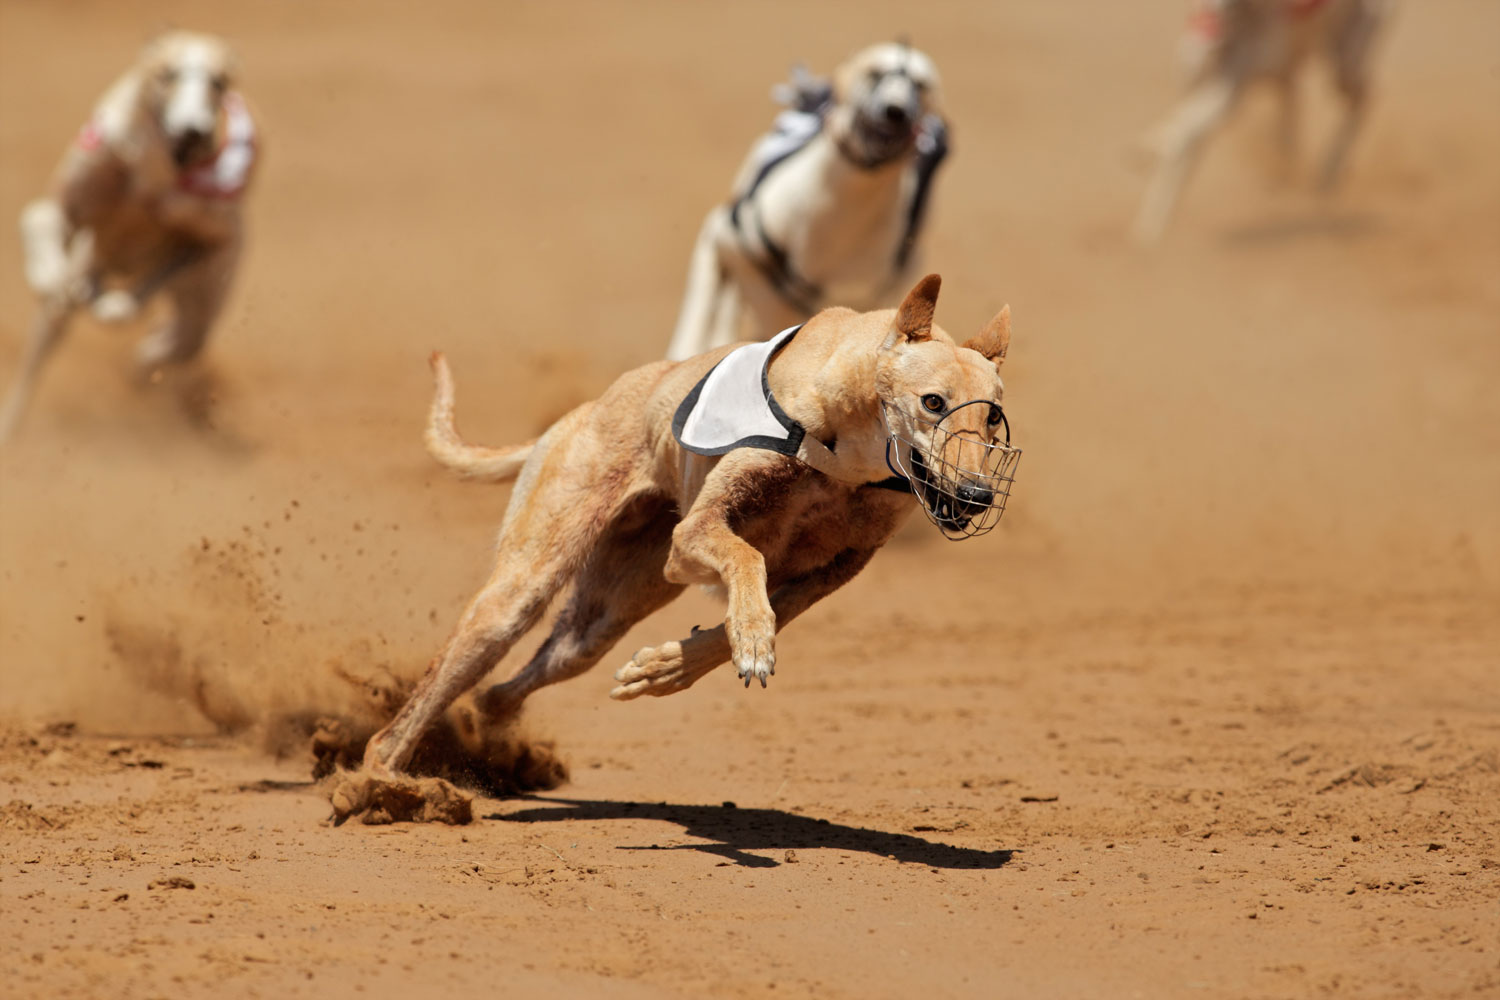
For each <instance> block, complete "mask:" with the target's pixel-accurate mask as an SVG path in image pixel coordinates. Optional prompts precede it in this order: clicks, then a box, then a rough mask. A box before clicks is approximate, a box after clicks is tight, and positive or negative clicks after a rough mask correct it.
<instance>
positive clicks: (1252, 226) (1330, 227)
mask: <svg viewBox="0 0 1500 1000" xmlns="http://www.w3.org/2000/svg"><path fill="white" fill-rule="evenodd" d="M1383 228H1384V227H1383V223H1382V220H1381V218H1380V217H1379V216H1377V215H1375V214H1373V213H1370V212H1328V211H1316V212H1309V213H1305V214H1296V215H1282V216H1278V217H1275V218H1271V219H1264V220H1261V221H1258V222H1253V223H1248V224H1245V225H1240V226H1235V227H1233V228H1231V229H1228V230H1226V231H1225V232H1224V233H1223V234H1222V236H1221V239H1222V240H1223V243H1224V245H1225V246H1227V247H1229V248H1231V249H1236V250H1259V249H1265V248H1276V247H1281V246H1285V245H1287V244H1289V243H1297V242H1305V241H1308V240H1332V241H1343V242H1348V241H1352V240H1359V239H1366V238H1368V237H1371V236H1375V235H1377V234H1379V233H1380V232H1381V231H1382V229H1383Z"/></svg>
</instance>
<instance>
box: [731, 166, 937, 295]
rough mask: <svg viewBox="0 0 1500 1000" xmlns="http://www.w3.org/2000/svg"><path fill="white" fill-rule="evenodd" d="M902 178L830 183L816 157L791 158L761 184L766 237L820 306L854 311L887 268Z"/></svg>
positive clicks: (906, 198)
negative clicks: (814, 290)
mask: <svg viewBox="0 0 1500 1000" xmlns="http://www.w3.org/2000/svg"><path fill="white" fill-rule="evenodd" d="M910 173H911V172H910V171H909V170H897V171H892V172H891V173H890V174H889V176H883V177H880V178H872V177H866V176H861V175H847V174H846V175H845V176H843V177H840V178H837V179H832V180H831V179H830V178H829V177H828V176H827V174H828V171H827V170H826V169H824V167H823V165H822V164H821V163H820V162H819V161H818V158H817V157H816V156H813V155H809V156H807V157H797V158H794V159H793V160H792V161H791V162H789V163H788V164H787V165H786V166H785V167H783V168H782V169H781V170H778V171H777V172H775V173H773V174H772V175H771V176H770V177H768V178H767V179H766V181H765V183H764V184H763V185H762V189H761V191H760V192H758V193H757V196H756V207H757V211H758V212H759V213H760V216H761V222H762V224H763V225H764V227H765V230H766V232H767V233H769V234H770V236H771V238H772V239H773V240H775V241H776V242H777V243H778V244H779V245H780V246H782V247H783V248H784V249H785V250H786V253H787V255H788V257H789V258H790V259H791V260H792V261H793V262H794V264H795V267H796V270H797V273H798V274H799V275H800V276H801V277H803V278H804V279H806V280H807V281H810V282H812V283H813V284H815V285H817V286H819V287H820V288H821V289H822V291H823V295H824V298H825V299H826V300H827V301H836V302H838V303H840V304H854V305H857V304H862V302H863V300H865V299H866V298H867V297H868V296H870V295H871V294H872V293H873V290H874V289H875V288H877V287H878V286H880V285H882V284H883V283H884V282H885V281H887V280H888V279H889V278H890V276H891V272H892V270H893V269H894V267H895V263H894V262H895V259H896V251H897V248H898V247H899V245H900V243H901V240H902V238H903V235H904V233H905V223H906V216H907V208H908V206H909V203H910V200H911V187H912V184H913V181H912V178H911V177H910Z"/></svg>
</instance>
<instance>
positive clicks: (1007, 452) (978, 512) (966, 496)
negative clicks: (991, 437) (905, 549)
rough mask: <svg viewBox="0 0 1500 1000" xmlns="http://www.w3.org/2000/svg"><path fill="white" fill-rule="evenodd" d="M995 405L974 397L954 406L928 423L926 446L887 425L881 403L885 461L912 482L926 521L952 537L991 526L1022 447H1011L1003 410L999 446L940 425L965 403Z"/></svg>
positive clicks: (968, 535) (1007, 491)
mask: <svg viewBox="0 0 1500 1000" xmlns="http://www.w3.org/2000/svg"><path fill="white" fill-rule="evenodd" d="M994 405H995V404H994V403H992V402H990V401H989V400H987V399H976V400H972V401H970V402H968V403H963V404H960V405H959V406H955V407H953V408H952V409H951V410H949V411H948V412H947V413H945V414H944V415H943V417H942V419H941V420H939V421H937V423H936V424H935V425H933V426H932V428H931V431H930V433H929V435H928V441H927V443H926V444H921V443H919V442H917V441H915V440H913V439H912V438H911V437H909V436H906V435H905V434H903V433H902V432H901V431H899V430H897V429H896V427H894V426H892V421H891V415H890V412H889V409H888V408H887V407H886V406H885V405H882V407H881V410H882V415H883V417H884V418H885V429H886V434H887V435H888V436H889V439H888V440H887V442H886V447H885V460H886V464H887V465H889V466H890V467H891V471H892V472H894V473H896V474H897V475H898V476H902V477H903V478H905V479H906V480H908V481H909V482H910V483H911V487H912V492H913V493H915V494H916V496H917V499H918V500H919V501H920V502H921V505H922V511H923V512H924V513H925V514H926V515H927V519H928V520H930V521H931V522H932V523H933V524H935V525H937V526H938V528H939V530H941V531H942V533H943V536H944V537H945V538H948V539H949V540H951V541H958V540H959V539H963V538H973V537H974V536H976V535H983V534H985V533H986V532H988V531H991V530H993V529H994V527H995V525H996V524H997V523H998V522H999V520H1000V515H1001V514H1003V513H1005V503H1006V501H1007V500H1009V499H1010V487H1011V484H1012V483H1013V482H1015V475H1016V463H1017V462H1019V461H1020V459H1021V449H1019V448H1012V447H1011V444H1010V421H1009V420H1007V419H1006V417H1005V412H1004V411H1003V410H1002V411H1001V412H1000V424H1001V426H1002V427H1003V428H1004V431H1005V435H1004V443H1003V444H1002V443H998V442H996V443H991V442H988V441H984V440H981V439H980V438H979V437H978V436H977V435H976V434H975V433H974V432H973V431H962V430H960V431H954V430H951V429H949V427H951V426H952V425H951V424H950V425H949V427H944V426H943V425H944V424H948V423H949V421H950V420H952V419H953V416H954V414H956V413H958V412H959V411H960V410H963V409H965V408H966V407H970V406H984V407H986V408H988V407H991V406H994Z"/></svg>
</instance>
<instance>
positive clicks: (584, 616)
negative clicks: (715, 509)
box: [475, 495, 683, 723]
mask: <svg viewBox="0 0 1500 1000" xmlns="http://www.w3.org/2000/svg"><path fill="white" fill-rule="evenodd" d="M675 523H676V518H675V516H674V504H673V502H672V501H671V500H669V499H667V498H665V497H660V496H649V495H648V496H642V497H640V498H638V499H637V500H635V501H634V502H632V503H631V504H629V505H627V507H626V508H625V509H624V510H623V511H621V513H620V516H619V517H617V518H616V519H615V522H614V523H613V524H612V525H611V526H610V527H609V528H608V529H607V530H606V531H605V534H604V535H603V537H601V538H600V539H599V541H598V542H597V543H596V544H595V546H594V550H593V552H591V553H590V555H589V558H588V562H587V563H586V564H585V565H584V566H583V568H582V569H581V570H580V571H579V573H578V577H577V580H576V581H575V583H574V588H573V593H572V595H571V597H570V598H569V600H568V604H567V607H565V608H564V609H563V611H562V613H561V614H559V615H558V618H557V622H556V623H555V624H554V626H553V628H552V634H551V635H549V636H548V637H547V640H546V641H545V642H544V643H542V646H541V648H540V649H538V650H537V652H536V655H535V656H533V657H532V658H531V661H530V662H529V663H527V664H526V665H525V666H524V667H522V668H521V669H520V670H519V671H518V672H517V673H516V675H515V676H514V677H512V678H511V679H510V680H507V681H505V682H503V683H500V684H496V685H494V686H493V687H491V688H489V689H488V690H486V691H485V692H483V693H482V694H480V695H479V696H478V698H476V699H475V700H476V702H477V704H478V707H479V710H480V712H481V713H482V714H483V715H484V717H485V721H487V722H490V723H498V722H502V721H504V720H505V719H506V718H507V717H509V716H511V715H513V714H514V713H515V712H516V711H517V710H519V708H520V707H521V702H522V701H524V700H525V699H526V697H527V696H528V695H530V694H531V693H532V692H533V691H536V690H537V689H538V688H542V687H546V686H547V685H549V684H556V683H558V682H559V681H565V680H568V679H570V678H573V677H576V676H578V675H579V674H581V673H583V672H584V671H586V670H588V669H589V668H590V667H592V666H593V665H594V664H596V663H598V662H599V660H600V658H601V657H603V656H604V654H605V653H607V652H609V650H610V649H611V648H612V647H613V646H614V644H615V643H616V642H618V641H619V640H620V637H621V636H623V635H624V634H625V633H626V632H627V631H628V630H629V629H630V627H631V626H633V625H635V624H636V623H637V622H639V621H640V620H641V619H643V618H645V617H646V616H647V615H649V614H651V613H652V612H653V611H656V610H657V609H658V608H660V607H662V606H663V605H665V604H667V603H668V602H669V601H671V600H672V599H673V598H675V597H676V596H677V595H678V594H680V593H682V589H683V588H682V585H681V584H676V583H669V582H668V581H667V579H666V578H665V577H664V576H663V575H662V567H663V566H664V565H665V564H666V561H667V553H668V551H669V550H670V549H671V545H672V528H673V526H674V524H675Z"/></svg>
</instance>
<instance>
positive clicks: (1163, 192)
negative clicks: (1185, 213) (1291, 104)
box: [1135, 77, 1240, 243]
mask: <svg viewBox="0 0 1500 1000" xmlns="http://www.w3.org/2000/svg"><path fill="white" fill-rule="evenodd" d="M1239 90H1240V88H1239V84H1238V83H1237V82H1236V81H1235V80H1233V79H1231V78H1228V77H1218V78H1215V79H1213V80H1210V81H1209V82H1208V83H1206V84H1204V85H1203V86H1201V87H1199V88H1198V89H1197V90H1195V91H1194V92H1193V93H1191V94H1190V95H1188V97H1187V99H1186V100H1185V101H1183V102H1182V104H1180V105H1178V107H1177V110H1176V111H1175V112H1174V113H1173V114H1172V117H1171V118H1170V119H1169V120H1168V121H1167V123H1166V125H1164V126H1163V127H1162V130H1161V133H1160V135H1161V140H1160V141H1161V161H1160V162H1159V163H1158V164H1157V168H1156V172H1155V174H1153V175H1152V178H1151V181H1150V183H1149V184H1148V185H1147V187H1146V197H1145V200H1144V201H1143V202H1142V203H1141V210H1140V214H1139V215H1137V216H1136V223H1135V235H1136V239H1138V240H1140V241H1141V242H1142V243H1154V242H1156V241H1157V240H1159V239H1161V236H1162V233H1164V232H1165V231H1166V228H1167V222H1168V221H1169V220H1170V219H1171V217H1172V210H1173V208H1175V207H1176V205H1177V198H1178V196H1179V194H1180V193H1181V191H1182V185H1183V183H1184V182H1185V181H1186V180H1187V177H1188V174H1189V173H1191V171H1192V168H1193V165H1194V163H1195V162H1196V161H1197V159H1198V154H1199V152H1200V151H1201V149H1202V146H1203V141H1204V140H1205V139H1207V138H1208V136H1209V133H1211V132H1212V131H1213V130H1214V128H1215V127H1217V126H1218V124H1219V123H1220V122H1221V121H1223V120H1224V117H1225V115H1227V114H1228V113H1229V111H1230V110H1231V109H1232V108H1233V107H1234V104H1235V101H1236V99H1237V98H1238V96H1239Z"/></svg>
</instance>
